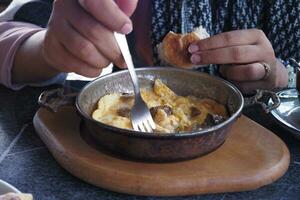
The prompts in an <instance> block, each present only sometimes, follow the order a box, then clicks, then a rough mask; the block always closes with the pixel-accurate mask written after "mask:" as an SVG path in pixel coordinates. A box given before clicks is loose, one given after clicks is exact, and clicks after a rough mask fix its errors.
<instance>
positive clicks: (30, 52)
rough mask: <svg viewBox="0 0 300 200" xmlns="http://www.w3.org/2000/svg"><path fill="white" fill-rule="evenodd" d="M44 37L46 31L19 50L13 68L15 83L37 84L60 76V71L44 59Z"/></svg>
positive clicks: (28, 40) (35, 35)
mask: <svg viewBox="0 0 300 200" xmlns="http://www.w3.org/2000/svg"><path fill="white" fill-rule="evenodd" d="M44 36H45V31H43V30H42V31H39V32H36V33H34V34H33V35H31V36H30V37H29V38H27V39H26V40H25V41H24V42H23V43H22V45H21V46H20V47H19V48H18V50H17V52H16V54H15V58H14V64H13V68H12V82H13V83H17V84H18V83H37V82H41V81H45V80H48V79H51V78H53V77H54V76H56V75H58V74H59V71H58V70H56V69H55V68H54V67H52V66H51V65H50V64H49V63H48V62H46V60H45V59H44V56H43V51H42V50H43V40H44Z"/></svg>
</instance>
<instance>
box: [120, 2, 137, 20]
mask: <svg viewBox="0 0 300 200" xmlns="http://www.w3.org/2000/svg"><path fill="white" fill-rule="evenodd" d="M115 2H116V4H117V5H118V6H119V7H120V9H121V10H122V11H123V12H124V13H125V14H126V15H127V16H129V17H130V16H131V15H132V14H133V12H134V11H135V9H136V6H137V3H138V0H115Z"/></svg>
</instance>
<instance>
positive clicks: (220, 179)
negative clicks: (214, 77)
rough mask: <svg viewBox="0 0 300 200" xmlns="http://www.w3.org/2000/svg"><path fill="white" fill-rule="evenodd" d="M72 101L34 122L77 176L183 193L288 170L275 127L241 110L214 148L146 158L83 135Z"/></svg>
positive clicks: (119, 187) (259, 181)
mask: <svg viewBox="0 0 300 200" xmlns="http://www.w3.org/2000/svg"><path fill="white" fill-rule="evenodd" d="M79 124H80V118H79V116H78V115H77V114H76V111H75V108H74V107H64V108H62V109H61V110H60V111H59V112H57V113H51V112H49V111H48V110H46V109H44V108H41V109H39V110H38V112H37V113H36V115H35V117H34V126H35V128H36V131H37V133H38V134H39V136H40V137H41V139H42V140H43V141H44V142H45V144H46V145H47V147H48V148H49V150H50V152H51V153H52V155H53V156H54V158H55V159H56V160H57V161H58V163H59V164H60V165H61V166H62V167H64V168H65V169H66V170H68V171H69V172H70V173H72V174H73V175H74V176H76V177H78V178H80V179H82V180H84V181H86V182H88V183H91V184H93V185H96V186H99V187H101V188H105V189H108V190H112V191H116V192H122V193H127V194H135V195H149V196H183V195H195V194H207V193H219V192H233V191H245V190H253V189H256V188H259V187H261V186H263V185H267V184H270V183H272V182H274V181H275V180H277V179H278V178H280V177H281V176H282V175H283V174H284V173H285V172H286V170H287V168H288V165H289V162H290V154H289V151H288V149H287V147H286V145H285V144H284V143H283V142H282V141H281V140H280V139H279V138H278V137H277V136H276V135H274V134H273V133H272V132H270V131H268V130H267V129H265V128H263V127H262V126H260V125H258V124H257V123H255V122H253V121H252V120H250V119H248V118H247V117H245V116H242V117H241V118H240V119H239V120H238V121H237V122H236V123H235V124H234V126H233V128H232V129H231V131H230V134H229V136H228V138H227V140H226V142H225V143H224V144H223V145H222V146H221V147H220V148H219V149H217V150H216V151H214V152H212V153H210V154H208V155H206V156H203V157H200V158H197V159H193V160H189V161H183V162H175V163H164V164H161V163H143V162H135V161H130V160H125V159H120V158H117V157H113V156H111V155H109V154H105V153H102V152H101V151H98V150H96V149H94V148H92V147H91V146H90V145H88V144H87V143H86V142H85V141H84V140H83V139H82V138H81V136H80V132H79Z"/></svg>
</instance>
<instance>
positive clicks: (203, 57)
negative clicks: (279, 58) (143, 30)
mask: <svg viewBox="0 0 300 200" xmlns="http://www.w3.org/2000/svg"><path fill="white" fill-rule="evenodd" d="M265 54H266V53H265V52H264V51H262V49H261V48H259V46H256V45H244V46H235V47H227V48H221V49H214V50H208V51H201V52H197V53H195V54H192V56H191V62H192V63H193V64H197V65H198V64H199V65H200V64H233V63H238V64H241V63H253V62H256V61H260V60H264V59H265V57H266V55H265Z"/></svg>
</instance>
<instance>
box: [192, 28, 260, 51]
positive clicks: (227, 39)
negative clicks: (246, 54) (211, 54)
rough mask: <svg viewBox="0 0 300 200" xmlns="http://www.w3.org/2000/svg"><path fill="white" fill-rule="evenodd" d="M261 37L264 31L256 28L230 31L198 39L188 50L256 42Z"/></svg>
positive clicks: (202, 49) (203, 49)
mask: <svg viewBox="0 0 300 200" xmlns="http://www.w3.org/2000/svg"><path fill="white" fill-rule="evenodd" d="M263 38H266V36H265V34H264V32H263V31H261V30H258V29H248V30H236V31H230V32H225V33H220V34H218V35H214V36H212V37H209V38H206V39H203V40H199V41H198V42H197V43H194V44H192V45H191V46H190V47H189V52H190V53H194V52H197V51H205V50H211V49H218V48H224V47H231V46H241V45H251V44H257V43H258V42H259V41H261V40H262V39H263Z"/></svg>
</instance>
